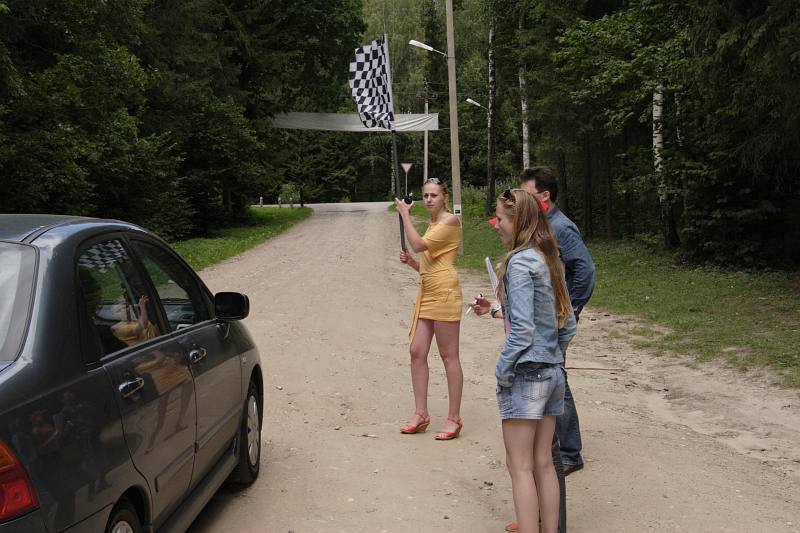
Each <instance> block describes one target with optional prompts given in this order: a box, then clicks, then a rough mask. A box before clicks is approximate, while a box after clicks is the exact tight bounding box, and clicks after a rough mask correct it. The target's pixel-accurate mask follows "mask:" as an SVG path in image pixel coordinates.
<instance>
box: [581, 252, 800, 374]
mask: <svg viewBox="0 0 800 533" xmlns="http://www.w3.org/2000/svg"><path fill="white" fill-rule="evenodd" d="M589 249H590V250H591V252H592V256H593V258H594V261H595V263H596V265H597V286H596V288H595V291H594V295H593V296H592V300H591V304H590V305H593V306H600V307H604V308H606V309H608V310H610V311H613V312H617V313H622V314H626V315H631V316H637V317H641V318H643V319H645V320H646V321H649V322H652V323H654V324H659V325H662V326H666V327H667V328H669V330H670V333H667V334H662V333H660V332H658V331H655V330H653V329H649V328H640V330H641V331H638V332H637V336H641V337H649V338H647V339H646V340H639V341H638V344H639V345H640V346H646V347H650V348H655V349H657V350H662V351H674V352H680V353H688V354H692V355H694V356H696V357H697V358H698V359H699V360H701V361H702V360H708V359H711V358H715V357H724V358H725V359H726V360H728V361H730V362H731V363H733V364H734V365H735V366H737V367H739V368H741V369H748V368H751V367H757V366H769V367H773V368H775V369H778V370H779V371H780V372H781V373H782V374H783V376H784V380H785V383H786V384H787V385H789V386H792V387H800V276H799V275H798V274H797V273H793V274H789V273H785V272H784V273H780V272H766V271H755V270H752V271H737V270H723V269H719V268H708V267H696V266H686V265H680V264H677V263H676V262H675V261H674V259H673V256H672V254H669V253H666V252H663V251H654V250H652V249H650V248H648V247H647V246H646V245H644V244H641V243H637V242H630V241H611V242H606V241H596V242H591V243H590V244H589Z"/></svg>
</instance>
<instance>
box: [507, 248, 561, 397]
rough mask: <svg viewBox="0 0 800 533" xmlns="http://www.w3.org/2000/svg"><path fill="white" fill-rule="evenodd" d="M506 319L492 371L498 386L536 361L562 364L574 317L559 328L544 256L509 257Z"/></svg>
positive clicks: (525, 252) (525, 253) (520, 254)
mask: <svg viewBox="0 0 800 533" xmlns="http://www.w3.org/2000/svg"><path fill="white" fill-rule="evenodd" d="M503 280H504V283H505V289H506V291H505V299H506V301H505V311H504V313H505V317H506V319H507V320H508V321H509V323H510V325H511V328H510V331H509V333H508V336H506V342H505V344H504V345H503V349H502V350H501V351H500V357H499V359H498V361H497V367H496V368H495V376H496V377H497V383H498V384H499V385H500V386H501V387H510V386H511V385H512V383H513V382H514V373H515V369H516V366H517V365H518V364H520V363H526V362H539V363H550V364H562V363H563V362H564V353H565V352H566V350H567V345H568V344H569V341H570V340H571V339H572V337H573V336H574V335H575V329H576V326H575V315H574V314H573V313H570V316H569V319H568V320H567V323H566V324H565V325H564V327H563V328H561V329H559V328H558V318H557V317H556V308H555V295H554V293H553V287H552V284H551V283H550V271H549V270H548V268H547V263H545V260H544V257H542V256H541V255H540V254H539V253H538V252H537V251H536V250H534V249H533V248H527V249H525V250H521V251H519V252H517V253H515V254H514V255H513V256H511V259H510V260H509V262H508V268H507V269H506V273H505V276H504V278H503Z"/></svg>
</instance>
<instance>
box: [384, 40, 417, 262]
mask: <svg viewBox="0 0 800 533" xmlns="http://www.w3.org/2000/svg"><path fill="white" fill-rule="evenodd" d="M383 46H384V55H385V57H386V77H387V78H388V79H387V84H386V89H387V90H388V92H389V110H390V111H391V112H392V114H394V98H392V96H393V95H392V65H391V62H390V60H389V35H388V34H386V33H384V34H383ZM389 127H390V128H391V132H392V174H394V195H395V197H396V198H403V200H404V201H408V199H407V198H406V197H405V195H404V194H401V193H400V158H398V157H397V133H396V132H395V131H394V120H392V122H390V123H389ZM408 203H411V202H408ZM397 217H398V219H399V220H400V248H401V249H403V251H405V250H406V232H405V228H404V227H403V217H402V216H400V213H397Z"/></svg>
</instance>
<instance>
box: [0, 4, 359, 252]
mask: <svg viewBox="0 0 800 533" xmlns="http://www.w3.org/2000/svg"><path fill="white" fill-rule="evenodd" d="M361 17H362V13H361V4H360V2H359V1H358V0H336V1H333V2H330V1H325V2H323V1H322V0H317V1H309V2H299V3H298V2H288V1H279V0H186V1H183V2H152V1H150V0H109V1H105V0H59V1H57V2H55V3H53V2H42V1H39V0H36V1H32V2H29V1H27V0H26V1H23V0H4V1H3V2H2V3H0V102H1V103H0V174H2V180H3V189H4V191H8V194H4V196H3V197H2V198H0V211H10V212H26V211H27V212H54V213H59V212H61V213H73V214H80V215H94V216H102V217H113V218H121V219H125V220H130V221H133V222H138V223H140V224H143V225H145V226H147V227H150V228H152V229H155V230H156V231H158V232H159V233H161V234H163V235H164V236H165V237H167V238H170V239H175V238H181V237H185V236H188V235H193V234H195V235H196V234H202V233H206V232H208V231H209V230H210V229H211V228H219V227H224V226H226V225H230V224H233V223H236V222H239V221H242V220H245V219H247V218H248V216H249V215H248V211H247V206H248V205H249V203H250V200H251V198H255V197H258V196H259V195H264V194H266V195H267V197H269V195H270V194H272V193H274V192H275V191H277V190H278V188H279V187H280V182H281V179H282V178H283V177H284V173H283V170H282V168H281V166H282V165H283V163H284V161H285V160H286V159H287V158H288V157H289V156H288V155H287V154H286V152H285V150H281V149H277V150H276V149H275V148H274V145H272V144H271V142H272V141H275V140H276V139H281V137H280V135H278V134H276V133H275V132H274V131H273V130H271V129H269V127H268V126H269V117H271V116H272V115H273V114H274V113H277V112H282V111H287V110H290V109H292V108H293V107H296V106H297V107H302V106H308V107H315V106H321V105H329V102H330V101H331V99H332V98H334V99H335V96H336V95H337V94H338V91H339V87H340V86H341V84H342V83H343V82H344V80H345V79H346V75H347V61H348V60H349V54H350V53H351V52H352V49H353V48H355V46H356V45H357V42H358V36H359V34H360V32H361V31H362V29H363V23H362V22H361ZM336 148H337V147H336V146H332V147H331V151H335V150H336ZM342 175H343V174H342V173H340V174H338V175H331V176H330V177H329V178H328V182H329V183H335V184H337V185H338V182H339V180H338V178H339V177H341V176H342ZM351 181H352V178H351ZM349 188H350V187H349V185H347V184H345V185H343V186H342V187H340V191H339V192H341V191H342V190H343V191H347V190H348V189H349ZM345 195H346V194H345Z"/></svg>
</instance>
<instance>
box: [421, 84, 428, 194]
mask: <svg viewBox="0 0 800 533" xmlns="http://www.w3.org/2000/svg"><path fill="white" fill-rule="evenodd" d="M425 114H426V115H427V114H428V92H427V88H426V91H425ZM423 135H424V136H425V145H424V149H423V150H422V153H423V158H424V164H423V167H422V169H423V170H422V183H423V184H424V183H425V182H426V181H428V130H427V129H426V130H425V133H424V134H423Z"/></svg>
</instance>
